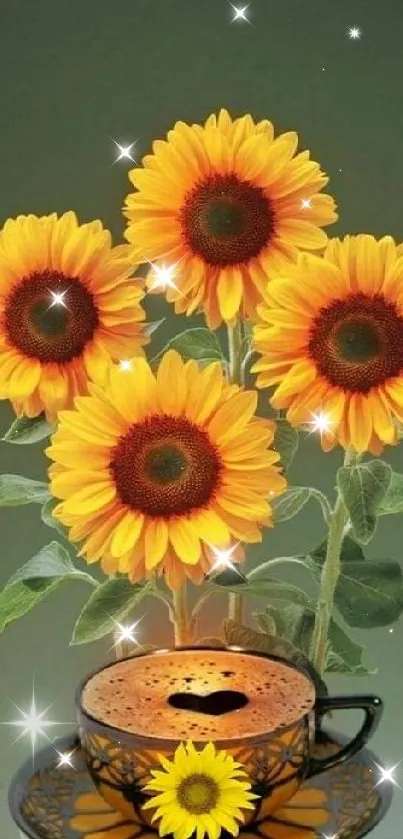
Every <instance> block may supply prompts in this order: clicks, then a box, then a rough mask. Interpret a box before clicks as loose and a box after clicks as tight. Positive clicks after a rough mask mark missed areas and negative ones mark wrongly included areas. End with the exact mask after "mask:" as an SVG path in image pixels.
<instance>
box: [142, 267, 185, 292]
mask: <svg viewBox="0 0 403 839" xmlns="http://www.w3.org/2000/svg"><path fill="white" fill-rule="evenodd" d="M180 261H181V260H179V261H178V262H175V263H174V264H173V265H156V264H155V263H154V262H150V263H149V264H150V265H151V267H152V269H153V271H154V274H155V283H154V285H153V286H152V287H151V288H156V287H159V286H161V288H163V289H164V291H165V289H166V287H167V286H169V288H174V289H175V291H179V289H178V288H177V286H176V285H175V283H174V281H173V277H174V275H175V269H176V266H177V265H179V262H180Z"/></svg>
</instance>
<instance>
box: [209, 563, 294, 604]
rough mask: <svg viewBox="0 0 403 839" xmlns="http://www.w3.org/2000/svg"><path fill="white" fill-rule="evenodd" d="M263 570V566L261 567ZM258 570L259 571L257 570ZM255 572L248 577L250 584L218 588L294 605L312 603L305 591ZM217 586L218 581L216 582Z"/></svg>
mask: <svg viewBox="0 0 403 839" xmlns="http://www.w3.org/2000/svg"><path fill="white" fill-rule="evenodd" d="M260 568H262V566H260ZM257 570H258V569H257ZM252 574H253V571H251V572H250V574H249V575H248V582H247V583H244V584H243V585H239V586H228V585H226V586H225V587H224V586H217V588H225V591H234V592H236V593H237V594H241V595H245V594H246V595H248V594H249V595H254V596H258V597H269V598H270V600H285V601H291V602H292V603H301V604H302V605H308V604H309V603H310V600H309V597H308V595H307V594H306V592H305V591H303V590H302V589H300V588H298V587H297V586H294V585H292V584H291V583H285V582H283V581H282V580H276V579H275V578H274V577H269V576H268V574H267V573H266V574H264V573H262V575H261V576H254V577H253V578H252V576H251V575H252ZM214 585H216V581H214Z"/></svg>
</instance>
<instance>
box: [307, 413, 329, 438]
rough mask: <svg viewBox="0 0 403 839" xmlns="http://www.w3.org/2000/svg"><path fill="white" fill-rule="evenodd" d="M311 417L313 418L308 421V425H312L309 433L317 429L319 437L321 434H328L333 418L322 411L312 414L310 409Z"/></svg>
mask: <svg viewBox="0 0 403 839" xmlns="http://www.w3.org/2000/svg"><path fill="white" fill-rule="evenodd" d="M311 417H313V419H312V420H311V421H310V422H309V423H308V425H311V426H312V431H311V432H310V433H311V434H313V433H314V431H319V433H320V438H321V439H322V434H329V433H330V432H331V427H330V426H331V425H333V420H331V419H330V416H329V414H324V413H323V411H319V413H318V414H314V413H313V412H312V411H311Z"/></svg>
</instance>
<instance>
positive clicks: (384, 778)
mask: <svg viewBox="0 0 403 839" xmlns="http://www.w3.org/2000/svg"><path fill="white" fill-rule="evenodd" d="M402 761H403V758H402V759H401V760H399V762H398V763H395V765H394V766H391V767H390V768H389V769H385V768H384V767H383V766H379V764H378V763H375V761H373V763H374V764H375V766H376V768H377V769H378V770H379V775H380V777H379V780H378V781H377V782H376V784H375V786H374V789H376V787H379V786H380V785H381V784H384V783H389V784H393V786H395V787H398V788H399V789H400V790H401V789H402V787H401V786H400V784H398V783H397V780H396V778H395V772H396V769H397V767H398V766H400V764H401V763H402Z"/></svg>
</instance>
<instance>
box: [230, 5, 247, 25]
mask: <svg viewBox="0 0 403 839" xmlns="http://www.w3.org/2000/svg"><path fill="white" fill-rule="evenodd" d="M230 6H231V7H232V8H233V10H234V17H233V18H232V20H231V23H234V21H236V20H243V21H245V22H246V23H250V20H248V18H247V16H246V12H247V11H248V9H249V6H250V3H248V5H247V6H243V7H242V8H238V7H237V6H234V5H233V4H232V3H230Z"/></svg>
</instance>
